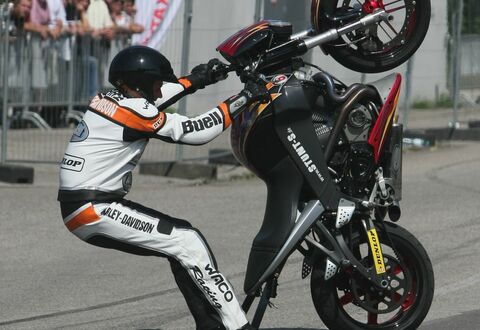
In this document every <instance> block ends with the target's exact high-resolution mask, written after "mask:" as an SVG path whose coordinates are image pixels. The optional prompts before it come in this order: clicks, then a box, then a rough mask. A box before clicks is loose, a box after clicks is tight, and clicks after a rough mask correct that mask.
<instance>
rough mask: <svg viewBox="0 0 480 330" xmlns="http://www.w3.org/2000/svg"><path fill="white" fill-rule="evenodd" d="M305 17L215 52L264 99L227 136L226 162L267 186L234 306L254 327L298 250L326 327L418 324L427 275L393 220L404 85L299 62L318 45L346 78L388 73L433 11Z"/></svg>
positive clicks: (360, 9)
mask: <svg viewBox="0 0 480 330" xmlns="http://www.w3.org/2000/svg"><path fill="white" fill-rule="evenodd" d="M387 2H388V3H387ZM311 11H312V27H313V28H312V29H311V30H308V31H303V32H301V33H297V34H292V26H291V24H289V23H286V22H280V21H271V20H265V21H261V22H258V23H255V24H253V25H251V26H249V27H247V28H245V29H243V30H241V31H239V32H237V33H236V34H234V35H233V36H231V37H230V38H228V39H227V40H226V41H224V42H223V43H222V44H221V45H220V46H218V48H217V50H218V51H219V52H220V54H221V55H222V56H223V57H224V58H225V59H226V60H227V61H228V62H229V65H228V66H227V65H226V67H225V68H224V70H225V71H226V72H227V71H236V73H237V74H238V75H239V77H240V79H241V80H242V81H243V82H247V81H248V80H249V79H251V80H255V81H256V82H262V84H263V83H264V84H265V86H266V90H268V94H269V96H270V101H269V102H267V103H262V104H260V102H257V103H254V104H252V105H249V106H248V108H247V109H245V111H243V112H242V113H241V114H240V115H239V116H238V117H237V118H235V119H234V121H233V124H232V130H231V141H232V147H233V151H234V154H235V156H236V158H237V159H238V160H239V161H240V162H241V163H242V164H243V165H244V166H245V167H247V168H248V169H250V170H251V171H252V172H253V173H255V174H256V175H257V176H258V177H259V178H261V179H262V180H263V181H264V182H265V183H266V186H267V204H266V211H265V216H264V219H263V224H262V226H261V229H260V231H259V232H258V234H257V235H256V237H255V239H254V241H253V244H252V248H251V252H250V256H249V261H248V265H247V272H246V277H245V282H244V290H245V293H246V294H247V296H246V298H245V301H244V302H243V305H242V307H243V309H244V310H245V311H246V312H248V311H249V309H250V307H251V306H252V305H253V302H254V300H255V299H256V298H258V297H259V302H258V305H257V308H256V311H255V313H254V316H253V320H252V322H251V323H252V325H253V326H254V327H256V328H258V327H259V326H260V323H261V320H262V318H263V315H264V313H265V310H266V307H267V306H268V305H269V302H270V299H271V298H273V297H275V296H276V294H277V283H278V279H279V276H280V274H281V271H282V268H283V266H284V265H285V263H286V261H287V259H288V258H289V256H290V255H291V254H292V253H293V252H294V251H299V252H300V253H301V254H302V255H303V256H304V260H303V265H302V269H301V275H302V278H306V277H308V276H310V283H311V295H312V299H313V303H314V306H315V309H316V311H317V313H318V315H319V317H320V319H321V320H322V321H323V323H324V324H325V325H326V326H327V327H328V328H329V329H342V330H345V329H415V328H417V327H418V326H419V325H420V324H421V322H422V321H423V319H424V318H425V316H426V315H427V313H428V310H429V308H430V305H431V302H432V298H433V291H434V275H433V270H432V264H431V262H430V259H429V257H428V255H427V253H426V251H425V249H424V248H423V247H422V245H421V244H420V242H419V241H418V240H417V239H416V238H415V237H414V236H413V235H412V234H411V233H409V232H408V231H407V230H406V229H404V228H402V227H400V226H398V225H397V224H395V223H394V222H396V221H397V220H399V218H400V215H401V212H400V206H399V202H400V200H401V197H402V178H401V174H402V126H401V125H400V124H398V123H397V113H396V106H397V102H398V98H399V93H400V85H401V76H400V75H399V74H392V75H389V76H387V77H385V78H383V79H381V80H379V81H377V82H373V83H370V84H353V85H351V86H347V85H345V84H344V83H342V82H341V81H339V80H338V79H336V78H334V77H333V76H332V75H330V74H329V73H327V72H325V71H323V70H322V69H321V68H319V67H317V66H316V65H313V64H308V63H306V62H304V61H303V60H302V58H301V55H303V54H305V53H306V52H307V51H308V50H309V49H311V48H313V47H316V46H320V47H321V48H322V50H323V51H324V52H325V53H326V54H330V55H331V56H333V57H334V58H335V59H336V60H337V61H339V62H340V63H341V64H342V65H344V66H346V67H349V68H351V69H354V70H357V71H362V72H381V71H386V70H389V69H391V68H394V67H396V66H398V65H399V64H401V63H402V62H404V61H406V60H407V59H408V58H409V57H410V56H411V55H412V54H413V53H414V52H415V51H416V49H417V48H418V46H419V45H420V44H421V42H422V41H423V38H424V36H425V34H426V32H427V29H428V25H429V18H430V3H429V1H425V0H416V1H414V0H390V1H389V0H383V1H382V0H375V1H373V0H371V1H364V0H362V1H360V0H356V1H326V0H322V1H318V0H317V1H312V4H311ZM314 70H315V72H314ZM388 219H389V220H390V221H387V220H388Z"/></svg>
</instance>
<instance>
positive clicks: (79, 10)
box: [65, 0, 90, 36]
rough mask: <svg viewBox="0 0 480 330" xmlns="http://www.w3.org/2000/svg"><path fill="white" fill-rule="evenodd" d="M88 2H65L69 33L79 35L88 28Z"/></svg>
mask: <svg viewBox="0 0 480 330" xmlns="http://www.w3.org/2000/svg"><path fill="white" fill-rule="evenodd" d="M89 4H90V3H89V0H67V2H66V3H65V12H66V16H67V22H68V24H69V32H70V33H71V34H73V35H80V36H81V35H83V34H85V33H86V32H88V31H89V30H90V25H89V24H88V19H87V8H88V6H89Z"/></svg>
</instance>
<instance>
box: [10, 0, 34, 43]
mask: <svg viewBox="0 0 480 330" xmlns="http://www.w3.org/2000/svg"><path fill="white" fill-rule="evenodd" d="M31 10H32V0H15V1H14V2H13V7H12V11H11V13H10V21H11V22H12V23H13V24H12V25H10V35H11V36H16V35H17V33H18V31H22V30H23V29H24V25H25V22H27V21H28V20H29V19H30V11H31Z"/></svg>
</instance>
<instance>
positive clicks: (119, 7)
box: [110, 0, 143, 35]
mask: <svg viewBox="0 0 480 330" xmlns="http://www.w3.org/2000/svg"><path fill="white" fill-rule="evenodd" d="M110 15H111V16H112V20H113V22H114V24H115V31H116V33H122V34H127V35H130V34H132V33H142V32H143V26H142V25H140V24H138V23H135V22H134V21H133V17H132V16H130V15H128V14H127V12H126V11H125V10H124V7H123V1H122V0H112V1H111V2H110Z"/></svg>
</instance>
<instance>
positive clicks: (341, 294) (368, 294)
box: [310, 223, 434, 330]
mask: <svg viewBox="0 0 480 330" xmlns="http://www.w3.org/2000/svg"><path fill="white" fill-rule="evenodd" d="M375 226H376V228H377V231H378V235H379V240H380V242H381V244H382V250H383V252H384V255H385V258H386V268H387V274H389V275H391V276H392V277H397V278H398V279H399V282H400V284H398V287H397V289H395V290H398V291H395V290H394V291H395V292H393V293H392V294H391V296H390V297H388V294H387V295H385V296H384V295H383V294H382V295H381V296H379V295H378V291H377V292H372V286H370V285H369V284H368V282H367V281H365V280H364V279H362V278H361V276H360V275H356V276H355V274H354V272H353V273H350V274H346V272H344V273H341V274H337V275H336V276H334V277H333V278H332V279H330V280H328V281H325V280H324V270H325V266H324V263H317V264H316V265H315V266H314V268H313V271H312V276H311V282H310V287H311V294H312V299H313V303H314V306H315V309H316V311H317V314H318V315H319V316H320V319H321V320H322V321H323V322H324V323H325V325H326V326H327V327H328V328H329V329H339V330H340V329H341V330H348V329H351V330H356V329H382V330H393V329H395V330H400V329H416V328H417V327H418V326H419V325H420V324H421V323H422V321H423V319H424V318H425V316H426V315H427V313H428V310H429V309H430V305H431V303H432V299H433V291H434V275H433V268H432V264H431V262H430V259H429V257H428V255H427V252H426V251H425V249H424V248H423V246H422V245H421V244H420V242H419V241H418V240H417V239H416V238H415V237H414V236H413V235H412V234H410V233H409V232H408V231H407V230H405V229H404V228H402V227H400V226H398V225H395V224H391V223H385V228H386V230H387V231H388V233H389V235H390V237H391V239H392V241H393V245H394V246H395V251H396V252H397V253H398V255H399V256H400V259H401V261H399V260H398V259H397V258H396V257H395V251H393V250H392V249H391V245H392V244H391V243H390V240H389V239H388V238H387V235H386V234H385V232H384V231H383V230H382V226H378V223H376V224H375ZM363 236H364V235H356V236H355V237H354V238H353V239H352V244H353V246H354V250H356V251H354V252H355V253H356V254H357V255H358V254H360V255H365V257H364V258H363V259H362V260H363V261H364V262H369V261H370V259H371V257H370V256H368V255H367V254H366V252H365V251H366V250H367V247H366V245H367V244H368V243H367V240H366V238H365V237H363ZM357 257H358V256H357ZM387 258H388V259H390V260H391V261H390V262H388V261H387ZM365 284H366V285H365ZM362 286H363V287H362ZM392 286H393V285H392ZM362 292H364V293H365V294H364V296H363V297H361V295H362ZM359 297H360V298H359ZM379 297H380V298H379ZM385 297H386V298H385ZM391 297H394V299H390V298H391ZM369 299H371V300H370V301H368V300H369ZM382 299H383V302H382ZM396 299H398V301H395V300H396ZM372 301H373V304H372ZM379 301H380V303H378V302H379ZM369 302H370V304H369ZM362 304H365V305H366V307H367V310H365V308H362V307H360V305H362ZM382 304H384V305H385V304H386V305H385V306H386V307H387V308H384V309H383V311H382V310H381V309H382V308H381V306H382ZM365 305H364V306H365ZM385 306H384V307H385ZM372 307H373V308H375V307H376V308H377V309H378V311H379V312H378V313H375V312H373V311H372ZM390 307H395V310H391V308H390Z"/></svg>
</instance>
